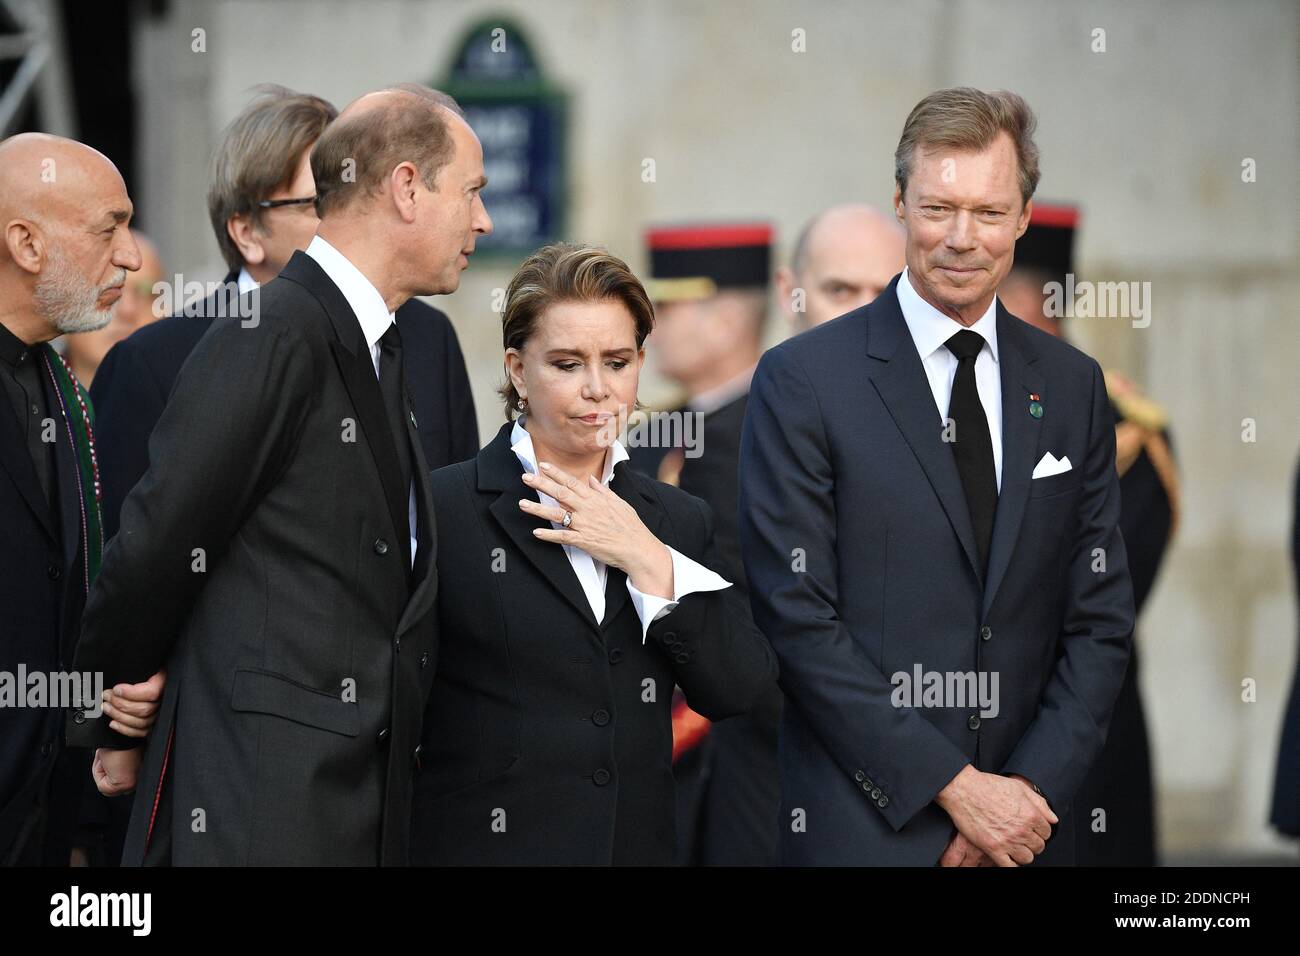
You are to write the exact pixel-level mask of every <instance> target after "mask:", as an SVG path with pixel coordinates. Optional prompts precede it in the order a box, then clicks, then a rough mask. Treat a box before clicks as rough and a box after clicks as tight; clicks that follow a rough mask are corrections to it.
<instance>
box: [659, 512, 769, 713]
mask: <svg viewBox="0 0 1300 956" xmlns="http://www.w3.org/2000/svg"><path fill="white" fill-rule="evenodd" d="M678 494H679V495H680V498H681V500H682V501H683V502H685V503H689V504H688V505H687V506H686V508H682V509H674V510H673V511H670V512H669V514H670V515H672V520H673V521H674V522H675V523H677V522H681V523H685V524H687V528H686V529H682V528H675V530H676V531H677V532H678V535H679V540H680V541H682V542H690V544H689V545H687V546H686V547H681V546H677V550H678V551H680V552H681V553H682V554H684V555H686V557H688V558H690V559H692V560H693V561H698V562H699V563H700V564H702V565H704V566H705V567H706V568H709V569H710V570H717V569H719V568H721V567H722V564H721V561H720V560H719V556H718V550H717V545H716V542H715V541H714V535H713V511H712V509H711V508H709V506H708V505H707V504H706V503H705V502H703V501H701V500H700V499H699V498H695V497H692V496H690V495H687V494H684V493H681V492H679V493H678ZM687 509H689V510H687ZM646 640H647V641H654V642H656V643H657V644H658V645H659V648H660V650H662V651H663V652H664V654H666V655H667V656H668V660H669V661H670V663H671V666H672V669H673V674H674V676H675V678H676V681H677V685H678V686H679V687H681V689H682V691H683V692H684V693H685V694H686V701H687V703H689V704H690V705H691V709H692V710H694V711H696V712H697V713H700V714H703V715H704V716H705V717H707V718H708V719H709V720H722V719H723V718H725V717H734V716H736V715H737V714H743V713H746V712H747V711H748V710H749V709H750V707H751V706H752V705H753V704H754V702H755V701H757V700H758V698H759V697H760V696H761V695H763V694H764V693H766V692H767V691H768V690H769V689H770V688H771V687H772V686H773V685H774V684H775V683H776V678H777V663H776V655H775V654H774V653H773V652H772V647H771V645H769V644H768V642H767V639H766V638H764V637H763V635H762V634H761V633H760V632H759V630H758V628H757V627H755V626H754V619H753V616H752V615H751V613H750V609H749V602H748V601H746V600H745V597H744V594H743V593H742V592H741V591H740V589H739V588H738V586H737V585H735V584H733V585H732V586H731V587H729V588H724V589H723V590H721V591H697V592H695V593H693V594H688V595H686V596H685V597H684V598H682V600H681V601H680V602H679V603H678V605H677V607H676V608H674V609H673V611H672V612H671V613H669V614H668V615H666V616H665V617H662V618H660V619H659V620H657V621H655V622H654V623H652V624H651V625H650V630H649V633H648V634H647V636H646Z"/></svg>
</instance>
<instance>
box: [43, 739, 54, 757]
mask: <svg viewBox="0 0 1300 956" xmlns="http://www.w3.org/2000/svg"><path fill="white" fill-rule="evenodd" d="M53 749H54V744H52V743H50V741H48V740H47V741H45V743H43V744H41V756H42V757H48V756H49V755H50V751H51V750H53Z"/></svg>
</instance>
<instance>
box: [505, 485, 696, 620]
mask: <svg viewBox="0 0 1300 956" xmlns="http://www.w3.org/2000/svg"><path fill="white" fill-rule="evenodd" d="M539 467H540V469H541V473H540V474H536V475H532V474H528V473H525V474H524V484H526V485H528V487H530V488H533V489H535V490H537V491H542V492H545V493H546V494H548V495H550V496H551V497H552V498H554V499H555V500H556V501H558V502H559V503H560V507H558V508H556V507H552V506H549V505H543V504H540V503H539V502H536V501H531V500H529V499H527V498H522V499H520V501H519V508H520V510H522V511H525V512H527V513H528V514H530V515H536V516H537V517H539V518H545V519H546V520H547V521H558V522H562V521H563V520H564V512H565V511H568V512H569V513H570V515H571V517H570V520H569V527H568V528H564V529H557V528H537V529H535V530H534V531H533V534H534V535H536V536H537V537H538V538H541V539H542V540H543V541H554V542H556V543H557V544H571V545H573V546H574V547H577V548H581V549H582V550H583V551H586V552H587V553H588V554H589V555H591V556H592V557H593V558H595V559H596V560H597V561H601V562H604V563H605V564H607V565H609V566H611V567H615V568H619V569H620V570H622V571H623V572H624V573H626V574H627V577H628V580H629V581H631V582H632V586H633V587H634V588H636V589H637V590H638V591H641V592H642V593H644V594H652V595H655V596H656V597H664V598H671V597H672V596H673V559H672V556H671V555H670V554H669V553H668V548H667V547H666V546H665V545H664V543H663V542H662V541H660V540H659V539H658V538H656V537H655V536H654V535H652V534H651V533H650V530H649V529H648V528H647V527H646V526H645V525H644V524H643V523H642V522H641V518H640V517H639V516H638V515H637V513H636V511H635V510H634V509H633V508H632V506H631V505H629V504H628V503H627V502H626V501H624V500H623V499H622V498H620V497H619V496H618V495H616V494H614V492H612V491H610V490H609V488H608V487H607V486H605V485H604V484H602V483H601V482H599V481H597V480H596V478H595V476H593V475H588V476H587V480H586V482H582V481H579V480H578V479H577V478H574V477H573V476H572V475H569V474H566V473H565V472H563V471H561V470H560V469H559V468H557V467H555V466H554V465H551V464H548V463H546V462H542V463H541V465H540V466H539Z"/></svg>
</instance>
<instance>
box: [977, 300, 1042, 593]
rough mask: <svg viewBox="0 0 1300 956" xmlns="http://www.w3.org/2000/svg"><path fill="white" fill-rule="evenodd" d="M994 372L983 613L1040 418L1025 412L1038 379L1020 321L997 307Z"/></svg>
mask: <svg viewBox="0 0 1300 956" xmlns="http://www.w3.org/2000/svg"><path fill="white" fill-rule="evenodd" d="M997 323H998V355H999V359H1000V361H999V365H1000V366H1001V367H1000V368H999V371H1000V372H1001V377H1002V489H1001V491H1000V492H999V493H998V510H997V514H996V516H995V517H994V519H993V540H992V543H991V544H990V546H989V577H988V584H987V585H986V586H985V588H984V611H983V613H984V614H985V615H987V614H988V612H989V608H990V607H992V605H993V599H994V598H995V597H996V596H997V591H998V587H999V585H1001V583H1002V578H1003V577H1004V576H1005V574H1006V571H1007V567H1008V566H1009V565H1010V563H1011V555H1012V553H1013V552H1014V551H1015V547H1016V538H1017V537H1018V536H1019V534H1020V522H1021V520H1022V519H1023V518H1024V516H1025V503H1026V501H1027V500H1028V498H1029V483H1030V479H1031V477H1032V474H1033V467H1034V462H1035V460H1036V456H1037V454H1038V439H1039V435H1040V431H1041V429H1042V420H1041V419H1038V418H1034V417H1033V416H1032V415H1030V414H1029V396H1030V395H1031V394H1042V391H1043V385H1042V379H1041V378H1040V377H1039V374H1038V370H1037V369H1036V368H1035V367H1034V363H1035V362H1037V360H1038V356H1037V354H1036V353H1034V352H1033V350H1032V348H1031V346H1030V345H1029V342H1028V341H1027V337H1026V336H1025V335H1024V334H1023V333H1024V329H1023V327H1022V326H1021V324H1020V319H1018V318H1016V317H1015V316H1014V315H1012V314H1011V313H1009V312H1008V311H1007V310H1006V309H1004V308H1002V303H1001V302H999V303H998V305H997Z"/></svg>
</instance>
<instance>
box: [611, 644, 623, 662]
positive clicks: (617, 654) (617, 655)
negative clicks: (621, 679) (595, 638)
mask: <svg viewBox="0 0 1300 956" xmlns="http://www.w3.org/2000/svg"><path fill="white" fill-rule="evenodd" d="M622 659H623V648H621V647H615V648H614V649H613V650H611V651H610V652H609V662H610V663H611V664H617V663H618V662H619V661H621V660H622Z"/></svg>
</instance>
